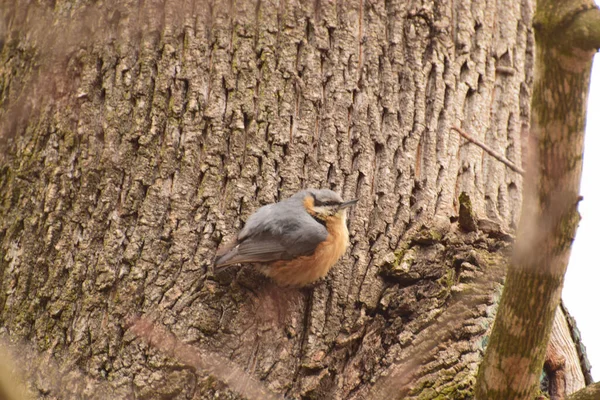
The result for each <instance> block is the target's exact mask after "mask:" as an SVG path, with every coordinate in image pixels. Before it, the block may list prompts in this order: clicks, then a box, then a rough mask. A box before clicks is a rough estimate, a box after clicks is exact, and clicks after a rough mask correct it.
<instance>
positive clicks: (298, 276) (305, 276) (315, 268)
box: [263, 216, 349, 286]
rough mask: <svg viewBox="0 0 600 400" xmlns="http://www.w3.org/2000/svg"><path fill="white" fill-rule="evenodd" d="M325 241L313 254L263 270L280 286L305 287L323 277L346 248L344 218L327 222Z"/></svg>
mask: <svg viewBox="0 0 600 400" xmlns="http://www.w3.org/2000/svg"><path fill="white" fill-rule="evenodd" d="M327 231H328V232H329V235H328V236H327V239H326V240H325V241H323V242H322V243H320V244H319V245H318V246H317V248H316V250H315V252H314V254H312V255H310V256H304V257H299V258H296V259H294V260H289V261H276V262H274V263H272V264H270V265H269V266H268V267H267V268H265V269H264V270H263V272H264V274H265V275H267V276H269V277H271V278H272V279H273V280H275V281H276V282H277V283H278V284H279V285H282V286H305V285H308V284H309V283H312V282H314V281H316V280H317V279H319V278H322V277H324V276H325V275H327V272H329V269H330V268H331V267H332V266H333V265H334V264H335V263H336V262H337V261H338V260H339V259H340V257H341V256H342V255H343V254H344V253H345V252H346V249H347V248H348V243H349V241H348V228H347V227H346V221H345V218H340V217H337V216H335V217H332V218H331V219H330V220H329V221H327Z"/></svg>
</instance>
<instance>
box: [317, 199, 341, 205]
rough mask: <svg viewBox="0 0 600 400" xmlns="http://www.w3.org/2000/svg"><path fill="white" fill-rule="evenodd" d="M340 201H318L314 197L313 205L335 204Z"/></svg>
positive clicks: (338, 203)
mask: <svg viewBox="0 0 600 400" xmlns="http://www.w3.org/2000/svg"><path fill="white" fill-rule="evenodd" d="M340 204H341V203H340V202H339V201H335V200H334V201H320V200H317V199H315V206H337V205H340Z"/></svg>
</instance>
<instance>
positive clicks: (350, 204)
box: [338, 199, 358, 210]
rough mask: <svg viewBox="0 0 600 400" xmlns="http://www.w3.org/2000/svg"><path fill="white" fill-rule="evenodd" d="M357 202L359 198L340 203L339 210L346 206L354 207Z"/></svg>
mask: <svg viewBox="0 0 600 400" xmlns="http://www.w3.org/2000/svg"><path fill="white" fill-rule="evenodd" d="M356 203H358V199H354V200H348V201H345V202H343V203H342V204H340V206H339V207H338V210H343V209H344V208H348V207H352V206H353V205H355V204H356Z"/></svg>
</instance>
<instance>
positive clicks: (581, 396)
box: [567, 382, 600, 400]
mask: <svg viewBox="0 0 600 400" xmlns="http://www.w3.org/2000/svg"><path fill="white" fill-rule="evenodd" d="M597 399H600V382H596V383H594V384H591V385H589V386H587V387H585V388H583V389H581V390H578V391H577V392H575V393H573V394H572V395H570V396H568V397H567V400H597Z"/></svg>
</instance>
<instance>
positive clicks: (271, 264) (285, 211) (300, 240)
mask: <svg viewBox="0 0 600 400" xmlns="http://www.w3.org/2000/svg"><path fill="white" fill-rule="evenodd" d="M357 202H358V199H354V200H349V201H344V200H343V199H342V197H341V196H340V195H339V194H337V193H336V192H334V191H332V190H329V189H306V190H301V191H299V192H298V193H296V194H294V195H293V196H291V197H289V198H287V199H284V200H282V201H280V202H278V203H272V204H268V205H265V206H263V207H261V208H259V209H258V210H257V211H256V212H255V213H254V214H252V215H251V216H250V217H249V218H248V221H247V222H246V225H245V226H244V228H243V229H242V230H241V231H240V232H239V233H238V234H237V236H236V238H235V239H234V240H233V241H232V242H231V243H229V244H227V245H225V246H223V247H222V248H221V249H219V250H218V251H217V255H216V258H215V263H214V264H215V268H219V267H225V266H228V265H232V264H240V263H253V264H256V266H257V269H258V270H259V271H260V272H261V273H263V274H264V275H266V276H268V277H270V278H271V279H273V280H274V281H275V282H276V283H277V284H278V285H280V286H292V287H303V286H306V285H309V284H311V283H313V282H315V281H317V280H319V279H320V278H322V277H324V276H325V275H327V272H329V269H330V268H331V267H332V266H333V265H334V264H335V263H336V262H337V261H338V260H339V259H340V257H341V256H342V255H343V254H344V253H345V252H346V249H347V248H348V245H349V243H350V240H349V234H348V227H347V225H346V218H347V216H346V212H347V210H348V208H349V207H351V206H353V205H354V204H356V203H357Z"/></svg>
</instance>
